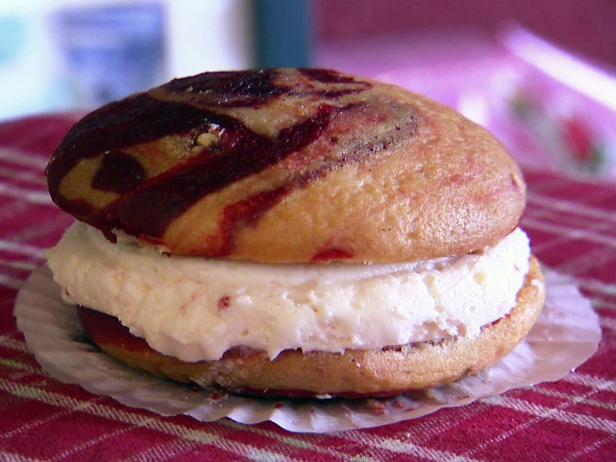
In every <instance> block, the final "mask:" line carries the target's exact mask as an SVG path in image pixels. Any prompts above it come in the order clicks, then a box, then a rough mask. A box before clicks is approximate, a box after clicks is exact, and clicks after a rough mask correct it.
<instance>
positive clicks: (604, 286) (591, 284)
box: [572, 277, 616, 296]
mask: <svg viewBox="0 0 616 462" xmlns="http://www.w3.org/2000/svg"><path fill="white" fill-rule="evenodd" d="M572 279H573V281H574V282H575V283H576V284H577V285H578V286H580V287H581V288H583V289H586V290H589V291H591V292H598V293H601V294H605V295H611V296H616V284H610V283H609V282H601V281H597V280H596V279H587V278H583V277H572Z"/></svg>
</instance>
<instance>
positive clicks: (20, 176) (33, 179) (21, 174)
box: [0, 165, 47, 187]
mask: <svg viewBox="0 0 616 462" xmlns="http://www.w3.org/2000/svg"><path fill="white" fill-rule="evenodd" d="M0 175H2V176H4V177H6V178H8V179H10V180H13V181H15V180H17V181H22V182H27V183H32V184H35V185H38V186H45V187H46V186H47V181H46V180H45V175H43V173H42V172H41V173H33V172H31V171H28V170H22V169H16V168H11V167H3V166H1V165H0Z"/></svg>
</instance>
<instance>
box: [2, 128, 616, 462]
mask: <svg viewBox="0 0 616 462" xmlns="http://www.w3.org/2000/svg"><path fill="white" fill-rule="evenodd" d="M73 122H74V119H73V118H71V117H70V116H54V117H37V118H31V119H26V120H21V121H16V122H12V123H5V124H2V125H0V307H1V310H0V460H38V459H45V460H124V459H129V460H135V461H137V460H153V459H178V460H181V459H186V460H194V459H202V460H244V459H257V460H308V459H310V460H341V459H342V460H346V459H353V460H358V461H359V460H361V461H371V460H456V461H457V460H460V461H469V460H512V461H530V460H540V461H542V462H547V461H564V460H567V461H568V460H597V461H598V460H616V381H615V379H616V361H615V359H616V358H615V354H616V186H614V185H610V186H597V185H592V184H586V183H581V182H573V181H570V180H566V179H563V178H559V177H557V176H554V175H551V174H542V173H536V172H526V179H527V182H528V185H529V194H528V207H527V210H526V214H525V216H524V219H523V222H522V224H523V227H524V228H525V229H526V230H527V231H528V233H529V234H530V236H531V239H532V242H533V247H534V251H535V253H536V254H537V255H538V256H539V258H540V259H541V261H542V262H543V263H544V264H545V265H547V266H549V267H552V268H556V269H558V270H559V271H561V272H564V273H568V274H570V275H572V276H573V277H574V278H575V280H576V281H577V283H578V284H579V286H580V287H581V289H582V291H583V292H584V294H585V295H586V296H588V297H589V298H590V299H591V300H592V303H593V305H594V307H595V309H596V310H597V312H598V313H599V315H600V319H601V327H602V330H603V340H602V341H601V344H600V347H599V350H598V352H597V353H596V354H595V355H594V356H593V357H592V358H591V359H590V360H589V361H588V362H587V363H586V364H584V365H583V366H581V367H579V368H578V369H577V370H576V371H575V372H573V373H571V374H569V375H568V376H567V377H565V378H564V379H562V380H560V381H559V382H556V383H544V384H541V385H538V386H535V387H532V388H528V389H518V390H514V391H510V392H508V393H506V394H504V395H502V396H498V397H494V398H489V399H483V400H480V401H478V402H476V403H474V404H471V405H469V406H466V407H463V408H457V409H446V410H441V411H439V412H437V413H435V414H433V415H430V416H427V417H424V418H421V419H418V420H414V421H408V422H403V423H399V424H395V425H389V426H386V427H381V428H376V429H370V430H361V431H348V432H341V433H337V434H331V435H302V434H292V433H288V432H286V431H284V430H282V429H280V428H278V427H277V426H276V425H274V424H271V423H266V424H260V425H253V426H247V425H240V424H237V423H234V422H233V421H231V420H227V419H225V420H222V421H219V422H216V423H201V422H198V421H195V420H193V419H191V418H189V417H185V416H180V417H173V418H165V417H160V416H158V415H156V414H153V413H151V412H148V411H143V410H138V409H132V408H128V407H125V406H123V405H121V404H119V403H117V402H115V401H114V400H112V399H110V398H105V397H102V396H95V395H92V394H90V393H88V392H86V391H85V390H83V389H81V388H80V387H78V386H73V385H65V384H63V383H60V382H58V381H56V380H54V379H51V378H49V377H48V376H47V375H46V374H45V373H44V372H43V371H42V370H41V368H40V367H39V366H38V364H37V363H36V361H35V359H34V358H33V356H32V355H31V354H30V353H29V352H28V349H27V347H26V345H25V343H24V339H23V336H22V335H21V334H20V333H19V332H18V331H17V328H16V326H15V321H14V318H13V305H14V302H15V296H16V294H17V291H18V290H19V288H20V286H21V285H22V281H23V280H24V279H25V278H26V277H27V275H28V273H29V272H30V271H31V270H32V269H33V268H35V267H36V266H38V265H41V264H42V263H43V258H42V253H41V251H42V249H44V248H45V247H48V246H51V245H53V244H54V243H55V242H56V240H57V239H58V238H59V236H60V235H61V233H62V231H63V230H64V229H65V228H66V227H67V226H68V225H69V224H70V223H71V219H70V218H69V217H68V216H66V215H65V214H63V213H62V212H60V211H59V210H58V209H57V208H56V207H55V206H54V205H53V204H52V203H51V202H50V199H49V197H48V195H47V192H46V187H45V181H44V178H43V169H44V167H45V164H46V161H47V159H48V157H49V155H50V153H51V152H52V150H53V148H54V147H55V145H56V144H57V143H58V142H59V140H60V138H61V137H62V135H63V134H64V133H65V132H66V130H67V129H68V128H69V127H70V125H71V124H72V123H73Z"/></svg>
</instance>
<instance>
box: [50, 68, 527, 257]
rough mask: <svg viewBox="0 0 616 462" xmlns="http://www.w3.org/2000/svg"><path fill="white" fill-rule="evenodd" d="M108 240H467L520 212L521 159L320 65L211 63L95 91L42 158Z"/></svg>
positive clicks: (349, 251)
mask: <svg viewBox="0 0 616 462" xmlns="http://www.w3.org/2000/svg"><path fill="white" fill-rule="evenodd" d="M47 176H48V183H49V190H50V193H51V197H52V198H53V200H54V201H55V202H56V203H57V204H58V205H59V206H60V207H61V208H62V209H64V210H65V211H67V212H68V213H70V214H72V215H74V216H75V217H76V218H77V219H79V220H81V221H84V222H86V223H88V224H90V225H92V226H95V227H97V228H99V229H101V230H102V231H103V232H105V234H106V235H107V236H108V237H109V238H110V239H113V230H114V229H120V230H122V231H124V232H126V233H128V234H131V235H134V236H136V237H138V238H139V240H140V242H141V243H142V244H143V245H157V246H161V247H163V248H164V249H166V251H168V252H170V253H174V254H187V255H198V256H204V257H214V258H229V259H241V260H249V261H256V262H265V263H283V262H284V263H305V262H328V261H333V260H336V261H344V262H349V263H351V262H355V263H356V262H367V263H387V262H404V261H415V260H424V259H432V258H439V257H443V256H450V255H461V254H466V253H469V252H472V251H475V250H477V249H480V248H483V247H485V246H489V245H492V244H494V243H495V242H497V241H498V240H500V239H501V238H503V237H504V236H505V235H507V234H508V233H509V232H510V231H511V230H512V229H514V228H515V227H516V226H517V222H518V220H519V218H520V215H521V213H522V210H523V208H524V200H525V185H524V182H523V180H522V177H521V174H520V171H519V169H518V167H517V166H516V165H515V163H514V162H513V161H512V160H511V159H510V158H509V156H508V155H507V154H506V152H505V151H504V150H503V148H502V146H501V145H500V144H499V143H498V142H497V141H496V140H495V139H494V138H493V137H492V136H491V135H489V134H488V133H487V132H486V131H485V130H483V129H482V128H480V127H478V126H477V125H475V124H473V123H472V122H470V121H468V120H467V119H465V118H463V117H462V116H461V115H459V114H457V113H455V112H453V111H451V110H449V109H447V108H445V107H442V106H440V105H437V104H436V103H433V102H431V101H429V100H427V99H425V98H422V97H420V96H418V95H415V94H412V93H409V92H407V91H405V90H402V89H400V88H398V87H395V86H392V85H386V84H382V83H378V82H374V81H368V80H363V79H359V78H354V77H352V76H349V75H346V74H341V73H338V72H335V71H330V70H322V69H268V70H261V71H239V72H213V73H204V74H199V75H196V76H193V77H187V78H183V79H176V80H172V81H171V82H169V83H167V84H165V85H162V86H160V87H157V88H153V89H151V90H149V91H147V92H145V93H139V94H136V95H133V96H130V97H128V98H125V99H123V100H121V101H118V102H114V103H111V104H108V105H106V106H103V107H102V108H100V109H98V110H96V111H94V112H92V113H90V114H88V115H87V116H86V117H84V118H83V119H82V120H81V121H79V122H78V123H77V124H76V125H75V126H74V127H73V128H72V129H71V131H70V132H69V133H68V134H67V136H66V137H65V139H64V140H63V141H62V143H61V144H60V146H59V147H58V149H57V150H56V152H55V153H54V155H53V157H52V159H51V161H50V163H49V166H48V168H47Z"/></svg>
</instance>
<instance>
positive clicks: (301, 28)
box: [255, 0, 313, 68]
mask: <svg viewBox="0 0 616 462" xmlns="http://www.w3.org/2000/svg"><path fill="white" fill-rule="evenodd" d="M311 5H312V4H311V2H310V1H309V0H293V1H287V0H256V1H255V20H256V33H257V60H258V65H259V67H261V68H267V67H309V66H310V65H311V64H312V44H313V37H312V11H311Z"/></svg>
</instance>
